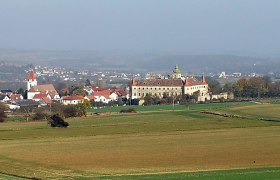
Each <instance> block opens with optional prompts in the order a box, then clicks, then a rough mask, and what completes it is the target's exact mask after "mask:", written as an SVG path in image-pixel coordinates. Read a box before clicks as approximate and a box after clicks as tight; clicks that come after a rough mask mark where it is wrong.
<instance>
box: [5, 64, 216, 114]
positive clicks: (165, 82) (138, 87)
mask: <svg viewBox="0 0 280 180" xmlns="http://www.w3.org/2000/svg"><path fill="white" fill-rule="evenodd" d="M83 90H84V91H85V92H86V93H87V95H86V96H81V95H71V96H62V97H61V96H60V95H59V94H58V92H57V91H56V89H55V87H54V86H53V85H52V84H42V85H38V84H37V79H36V73H35V72H34V71H33V70H32V69H31V70H29V72H28V80H27V99H23V96H22V95H21V94H15V93H13V92H11V91H7V92H2V93H1V95H0V101H2V102H5V103H7V104H9V105H10V109H16V108H19V107H20V106H23V105H24V104H25V105H26V104H29V105H30V104H37V105H38V106H47V105H51V103H52V102H53V101H56V102H60V103H62V104H64V105H69V104H78V103H82V102H84V101H85V100H88V101H95V102H101V103H106V104H108V103H109V102H112V101H119V100H122V99H128V100H133V99H138V100H140V101H139V105H141V104H142V103H144V102H143V101H144V97H145V96H147V95H150V96H157V97H159V98H163V97H167V96H171V97H176V96H181V95H190V96H192V95H195V96H196V97H197V100H198V101H200V102H204V101H206V100H210V99H211V97H210V91H209V86H208V83H207V82H206V79H205V76H204V75H202V76H201V78H196V77H193V76H189V77H188V76H182V74H181V71H180V69H179V67H178V65H176V66H175V68H174V70H173V73H172V75H168V76H167V77H164V76H161V77H158V78H146V79H140V78H139V79H137V80H136V79H132V81H131V83H130V84H129V85H128V87H127V88H126V89H119V88H112V89H103V88H100V87H96V86H84V87H83ZM12 105H13V106H12Z"/></svg>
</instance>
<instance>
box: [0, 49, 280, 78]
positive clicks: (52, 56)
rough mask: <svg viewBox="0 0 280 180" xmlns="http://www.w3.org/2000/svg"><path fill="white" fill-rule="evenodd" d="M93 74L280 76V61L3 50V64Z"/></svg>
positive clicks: (244, 58) (179, 55)
mask: <svg viewBox="0 0 280 180" xmlns="http://www.w3.org/2000/svg"><path fill="white" fill-rule="evenodd" d="M1 61H2V62H9V63H16V64H23V65H24V64H34V65H48V66H59V67H67V68H79V69H92V70H122V71H124V70H125V71H130V72H147V71H149V72H150V71H152V72H153V71H157V72H170V71H171V70H172V69H173V67H174V66H175V64H178V65H179V66H180V68H181V70H182V72H183V73H188V74H190V73H202V72H204V73H210V72H221V71H226V72H241V73H249V72H258V73H268V72H278V73H279V72H280V59H279V58H278V59H277V58H274V59H270V58H260V57H249V56H237V55H213V54H210V55H207V54H204V55H182V54H174V55H170V54H159V53H157V54H156V53H154V54H153V53H135V52H123V53H120V52H113V53H105V52H95V51H40V50H37V51H18V50H9V51H7V50H0V62H1Z"/></svg>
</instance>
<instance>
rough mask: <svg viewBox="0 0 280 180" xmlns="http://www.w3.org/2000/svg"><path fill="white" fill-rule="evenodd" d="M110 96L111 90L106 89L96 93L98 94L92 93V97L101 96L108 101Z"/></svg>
mask: <svg viewBox="0 0 280 180" xmlns="http://www.w3.org/2000/svg"><path fill="white" fill-rule="evenodd" d="M110 94H111V90H109V89H106V90H103V91H98V92H94V93H93V95H94V96H103V97H105V98H106V99H110V97H109V96H110Z"/></svg>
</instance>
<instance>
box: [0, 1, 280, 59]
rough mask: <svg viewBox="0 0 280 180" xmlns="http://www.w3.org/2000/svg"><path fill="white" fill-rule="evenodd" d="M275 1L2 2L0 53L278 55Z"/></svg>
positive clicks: (279, 14)
mask: <svg viewBox="0 0 280 180" xmlns="http://www.w3.org/2000/svg"><path fill="white" fill-rule="evenodd" d="M279 22H280V1H279V0H0V24H1V25H0V48H1V49H9V48H15V49H26V50H29V49H42V50H92V51H103V52H111V51H133V52H167V53H231V54H245V55H256V54H257V55H258V54H259V55H268V56H269V55H271V56H273V55H280V51H279V47H280V23H279Z"/></svg>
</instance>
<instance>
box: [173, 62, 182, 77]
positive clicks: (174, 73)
mask: <svg viewBox="0 0 280 180" xmlns="http://www.w3.org/2000/svg"><path fill="white" fill-rule="evenodd" d="M181 76H182V75H181V71H180V69H179V66H178V64H176V66H175V68H174V70H173V79H181Z"/></svg>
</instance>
